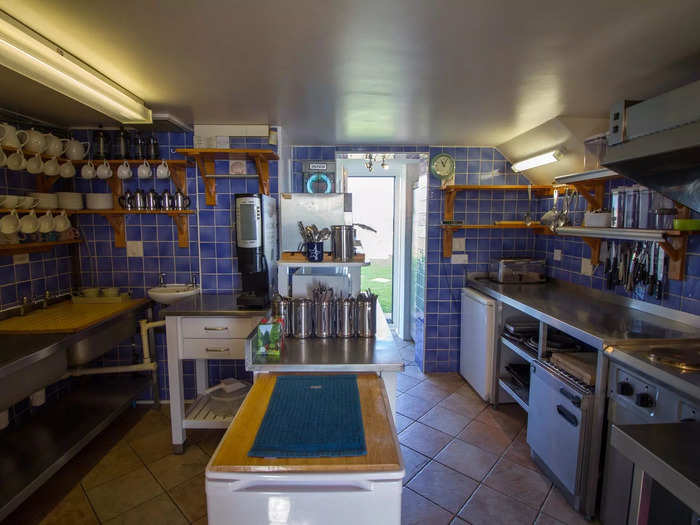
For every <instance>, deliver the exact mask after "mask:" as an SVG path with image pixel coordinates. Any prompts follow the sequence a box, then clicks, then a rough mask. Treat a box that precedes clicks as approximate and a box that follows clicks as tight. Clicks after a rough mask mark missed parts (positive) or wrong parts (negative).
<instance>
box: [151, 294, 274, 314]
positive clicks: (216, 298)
mask: <svg viewBox="0 0 700 525" xmlns="http://www.w3.org/2000/svg"><path fill="white" fill-rule="evenodd" d="M266 312H267V309H260V308H249V307H244V306H240V305H238V304H237V303H236V296H235V295H234V294H231V293H214V294H198V295H193V296H191V297H186V298H185V299H182V300H180V301H177V302H176V303H173V304H171V305H170V306H168V307H167V308H165V309H164V310H161V316H163V317H167V316H180V317H184V316H187V317H197V316H201V317H216V316H230V317H239V316H240V317H251V316H260V315H264V314H265V313H266Z"/></svg>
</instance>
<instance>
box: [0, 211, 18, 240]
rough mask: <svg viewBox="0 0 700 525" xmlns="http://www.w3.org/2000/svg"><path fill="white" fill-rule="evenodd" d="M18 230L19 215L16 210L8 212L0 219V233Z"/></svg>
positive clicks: (10, 232)
mask: <svg viewBox="0 0 700 525" xmlns="http://www.w3.org/2000/svg"><path fill="white" fill-rule="evenodd" d="M18 231H19V216H18V215H17V210H12V211H11V212H10V213H8V214H7V215H5V216H4V217H3V218H2V219H0V233H4V234H5V235H10V234H12V233H17V232H18Z"/></svg>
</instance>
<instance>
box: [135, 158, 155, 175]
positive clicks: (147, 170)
mask: <svg viewBox="0 0 700 525" xmlns="http://www.w3.org/2000/svg"><path fill="white" fill-rule="evenodd" d="M136 173H137V175H138V176H139V179H148V178H150V177H151V176H152V175H153V173H152V172H151V165H150V164H149V163H148V161H147V160H144V161H143V164H141V165H140V166H139V169H138V170H137V172H136Z"/></svg>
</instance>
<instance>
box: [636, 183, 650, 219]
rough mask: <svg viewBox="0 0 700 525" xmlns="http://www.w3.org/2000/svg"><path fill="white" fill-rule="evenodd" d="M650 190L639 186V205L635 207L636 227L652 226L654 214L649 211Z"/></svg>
mask: <svg viewBox="0 0 700 525" xmlns="http://www.w3.org/2000/svg"><path fill="white" fill-rule="evenodd" d="M651 194H652V191H651V190H650V189H649V188H645V187H644V186H642V187H640V188H639V206H638V208H637V217H638V219H637V227H638V228H642V229H644V230H648V229H651V228H653V224H654V222H653V221H654V216H653V215H652V213H651V209H652V208H651V204H652V203H651Z"/></svg>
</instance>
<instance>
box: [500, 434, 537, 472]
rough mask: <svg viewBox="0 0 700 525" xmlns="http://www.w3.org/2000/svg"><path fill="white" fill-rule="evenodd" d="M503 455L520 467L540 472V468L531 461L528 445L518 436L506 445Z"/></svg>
mask: <svg viewBox="0 0 700 525" xmlns="http://www.w3.org/2000/svg"><path fill="white" fill-rule="evenodd" d="M503 457H504V458H506V459H507V460H510V461H512V462H513V463H517V464H518V465H520V466H522V467H525V468H529V469H530V470H534V471H535V472H540V469H538V468H537V465H535V462H534V461H532V457H531V456H530V446H529V445H528V444H527V443H523V442H522V441H520V440H519V439H518V438H515V439H514V440H513V443H511V445H510V447H508V450H506V453H505V454H504V455H503Z"/></svg>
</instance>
